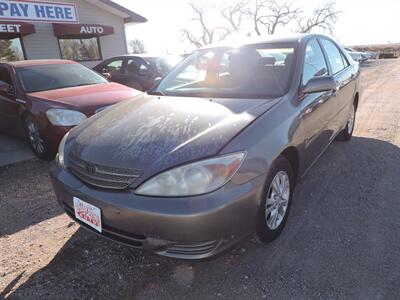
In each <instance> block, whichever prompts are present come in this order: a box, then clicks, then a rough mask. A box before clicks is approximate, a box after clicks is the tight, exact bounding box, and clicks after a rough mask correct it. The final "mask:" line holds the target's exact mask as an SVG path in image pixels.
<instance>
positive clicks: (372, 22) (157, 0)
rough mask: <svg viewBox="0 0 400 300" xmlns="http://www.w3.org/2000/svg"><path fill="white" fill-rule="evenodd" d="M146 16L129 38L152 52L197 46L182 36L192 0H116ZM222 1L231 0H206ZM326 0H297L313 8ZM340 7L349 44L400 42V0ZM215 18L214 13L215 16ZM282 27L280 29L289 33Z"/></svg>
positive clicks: (339, 2) (364, 0)
mask: <svg viewBox="0 0 400 300" xmlns="http://www.w3.org/2000/svg"><path fill="white" fill-rule="evenodd" d="M114 1H115V2H117V3H119V4H121V5H123V6H125V7H127V8H129V9H131V10H132V11H134V12H136V13H138V14H140V15H142V16H144V17H146V18H147V19H148V22H147V23H144V24H139V25H133V26H130V27H128V28H127V39H128V40H131V39H134V38H139V39H141V40H142V41H143V42H144V44H145V46H146V49H147V51H149V52H152V53H185V52H190V51H192V50H193V46H191V45H190V44H189V43H187V42H185V41H183V40H182V32H181V30H182V29H183V28H190V27H191V26H193V22H192V21H191V18H192V12H191V10H190V8H189V7H188V5H187V3H188V0H114ZM202 2H206V3H207V2H209V3H211V2H216V3H218V4H219V5H221V4H223V3H224V2H226V3H229V2H230V1H229V0H202ZM324 2H325V1H324V0H296V1H294V3H295V4H296V5H298V6H301V7H303V9H304V11H311V10H312V9H313V8H315V7H316V6H319V5H321V4H323V3H324ZM336 9H337V10H338V11H340V14H339V17H338V20H337V23H336V26H335V28H334V30H333V36H334V38H336V39H337V40H338V41H339V42H341V43H342V44H345V45H365V44H384V43H388V42H392V43H394V42H400V0H336ZM211 19H212V17H211ZM287 31H288V30H286V29H281V30H280V33H282V34H285V33H288V32H287Z"/></svg>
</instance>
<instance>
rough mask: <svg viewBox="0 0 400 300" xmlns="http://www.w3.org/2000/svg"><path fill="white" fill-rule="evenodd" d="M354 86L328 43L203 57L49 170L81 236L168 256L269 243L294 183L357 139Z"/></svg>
mask: <svg viewBox="0 0 400 300" xmlns="http://www.w3.org/2000/svg"><path fill="white" fill-rule="evenodd" d="M358 78H359V67H358V64H356V63H355V62H354V61H353V60H352V59H351V58H350V56H349V55H348V53H347V51H345V50H344V49H343V48H342V47H341V46H339V45H338V44H337V43H336V42H334V41H333V40H331V39H330V38H328V37H325V36H322V35H299V36H294V37H290V38H280V39H276V38H272V39H268V40H264V41H257V42H249V43H246V44H242V45H240V46H238V45H235V46H232V45H219V46H209V47H206V48H203V49H200V50H198V51H195V52H194V53H193V54H191V55H190V56H189V57H187V58H186V59H185V60H184V61H183V62H181V63H180V64H179V65H178V66H177V67H175V68H174V69H173V70H172V71H171V72H170V73H169V74H168V75H167V76H166V77H165V78H164V79H163V80H162V81H161V82H159V84H158V85H157V86H156V87H154V88H153V89H152V90H150V91H149V92H148V93H146V94H143V95H140V96H137V97H135V98H134V99H132V100H131V101H127V102H124V103H121V104H117V105H116V106H114V107H111V108H109V109H106V110H104V111H103V112H101V113H99V114H97V115H95V116H94V117H92V118H90V119H89V120H87V121H86V122H84V123H83V124H81V125H80V126H78V127H76V128H74V129H72V130H71V131H70V133H69V134H67V135H66V136H65V137H64V139H63V141H62V143H61V145H60V149H59V153H58V156H57V160H56V162H55V163H54V165H53V167H52V170H51V176H52V182H53V185H54V189H55V192H56V195H57V198H58V201H59V203H60V205H61V206H62V207H63V209H64V210H65V211H66V213H67V214H68V215H70V217H71V218H73V219H75V220H76V221H78V222H79V223H80V224H81V225H82V226H83V227H84V228H87V229H89V230H91V231H93V232H96V233H98V234H100V235H101V236H104V237H107V238H110V239H112V240H115V241H117V242H120V243H123V244H127V245H130V246H133V247H137V248H142V249H145V250H148V251H151V252H153V253H157V254H159V255H164V256H169V257H175V258H182V259H201V258H206V257H210V256H213V255H215V254H218V253H220V252H221V251H223V250H225V249H227V248H229V247H231V246H233V245H235V244H237V243H238V242H240V241H242V240H244V239H246V238H250V237H253V236H255V237H256V239H257V240H258V241H260V242H262V243H268V242H271V241H273V240H274V239H276V238H277V237H278V236H279V234H280V233H281V231H282V229H283V228H284V226H285V223H286V221H287V218H288V215H289V211H290V207H291V203H292V201H293V199H292V198H293V196H292V195H293V190H294V187H295V185H296V183H297V182H298V180H299V179H300V178H301V177H302V176H304V174H305V173H306V172H307V170H308V169H309V168H310V167H311V166H312V165H313V163H314V162H315V161H316V160H317V159H318V158H319V157H320V156H321V154H322V153H323V152H324V150H325V149H326V148H327V147H328V146H329V144H330V143H331V142H332V141H333V140H335V139H337V140H342V141H348V140H349V139H350V138H351V136H352V133H353V127H354V121H355V115H356V110H357V106H358V102H359V99H360V93H359V82H358V81H359V80H358ZM316 188H318V187H316Z"/></svg>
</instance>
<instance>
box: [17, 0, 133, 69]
mask: <svg viewBox="0 0 400 300" xmlns="http://www.w3.org/2000/svg"><path fill="white" fill-rule="evenodd" d="M55 2H59V3H60V2H67V3H75V4H76V7H77V11H78V16H79V23H81V24H98V25H106V26H112V27H113V28H114V34H112V35H107V36H102V37H100V45H99V46H100V48H101V54H102V58H103V60H104V59H106V58H109V57H112V56H117V55H121V54H127V49H126V38H125V26H124V21H123V19H122V18H120V17H118V16H116V15H114V14H111V13H109V12H107V11H106V10H103V9H101V8H99V7H97V6H94V5H91V4H89V3H88V2H86V1H85V0H67V1H64V0H57V1H55ZM33 24H35V27H36V33H35V34H31V35H27V36H24V37H23V38H22V40H23V43H24V46H25V51H26V56H27V59H49V58H56V59H60V58H61V53H60V48H59V45H58V40H57V37H56V36H55V35H54V32H53V26H52V24H47V23H33ZM99 62H100V61H90V62H82V64H84V65H86V66H88V67H93V66H95V65H96V64H98V63H99Z"/></svg>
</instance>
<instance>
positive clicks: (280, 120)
mask: <svg viewBox="0 0 400 300" xmlns="http://www.w3.org/2000/svg"><path fill="white" fill-rule="evenodd" d="M296 101H297V99H296V98H295V97H294V96H289V95H287V96H285V97H283V98H282V100H281V101H280V102H279V103H278V104H277V105H276V106H275V107H273V108H272V109H271V110H270V111H268V112H267V113H265V114H264V115H262V116H261V117H259V118H258V119H257V120H256V121H255V122H253V123H252V124H251V125H250V126H248V127H247V128H246V129H245V130H244V131H243V132H241V133H240V134H239V135H238V136H237V137H236V138H235V139H234V140H232V141H231V142H230V143H229V144H228V145H227V146H226V147H225V148H224V149H223V150H222V151H221V154H226V153H232V152H237V151H243V150H245V151H247V156H246V159H245V161H244V162H243V165H242V166H241V168H240V169H239V171H238V172H237V173H236V174H235V176H234V177H233V178H232V181H233V182H234V183H236V184H243V183H245V182H247V181H249V180H252V179H253V178H255V177H257V176H260V175H265V174H266V173H267V172H268V170H269V168H270V166H271V164H272V163H273V161H274V160H275V159H276V158H277V157H278V156H279V155H280V154H281V153H282V152H283V151H284V150H285V149H286V148H288V147H290V146H294V147H296V148H297V149H301V148H302V147H303V145H302V143H303V131H302V127H301V122H300V113H299V112H298V111H299V110H300V108H298V107H297V106H296Z"/></svg>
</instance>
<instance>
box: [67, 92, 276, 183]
mask: <svg viewBox="0 0 400 300" xmlns="http://www.w3.org/2000/svg"><path fill="white" fill-rule="evenodd" d="M277 101H279V98H277V99H269V100H263V99H213V100H210V99H202V98H184V97H159V96H150V95H146V94H143V95H141V96H138V97H136V98H135V99H132V100H129V101H125V102H122V103H120V104H118V105H116V106H114V107H112V108H110V109H108V110H106V111H104V112H102V113H100V114H98V115H96V116H94V117H93V118H91V119H89V120H88V121H87V122H85V123H83V124H82V125H80V126H78V127H76V128H75V129H73V130H72V132H71V135H70V136H71V139H73V141H72V143H71V144H70V143H68V144H70V145H71V146H70V147H69V148H70V151H72V152H73V153H74V155H75V156H77V157H79V158H81V159H83V160H85V161H88V162H91V163H94V164H98V165H103V166H111V167H116V168H131V169H135V170H138V171H141V172H143V173H144V175H145V176H142V178H147V177H149V176H152V175H154V174H155V173H158V172H160V171H162V170H165V169H168V168H171V167H173V166H176V165H180V164H183V163H186V162H190V161H194V160H198V159H202V158H206V157H210V156H213V155H216V154H218V152H219V151H220V150H221V149H222V148H223V147H224V146H225V145H226V144H227V143H228V142H229V141H230V140H231V139H232V138H233V137H234V136H236V135H237V134H238V133H239V132H240V131H241V130H243V129H244V128H245V127H246V126H248V125H249V124H250V123H251V122H252V121H254V120H255V119H256V118H257V117H258V116H260V115H261V114H263V113H264V112H265V111H267V110H268V109H269V108H271V107H272V106H273V105H274V104H275V103H276V102H277Z"/></svg>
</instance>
